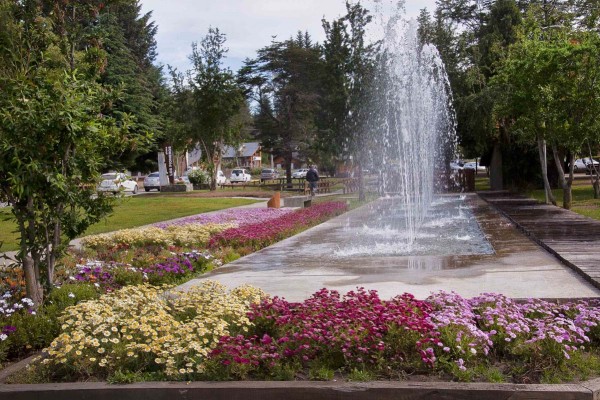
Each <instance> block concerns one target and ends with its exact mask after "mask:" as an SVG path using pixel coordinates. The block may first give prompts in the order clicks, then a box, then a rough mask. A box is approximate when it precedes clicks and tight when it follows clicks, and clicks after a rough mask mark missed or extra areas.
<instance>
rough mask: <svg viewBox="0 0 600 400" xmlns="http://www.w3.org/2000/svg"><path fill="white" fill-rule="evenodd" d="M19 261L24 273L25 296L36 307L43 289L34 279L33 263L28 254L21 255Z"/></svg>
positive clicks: (42, 296)
mask: <svg viewBox="0 0 600 400" xmlns="http://www.w3.org/2000/svg"><path fill="white" fill-rule="evenodd" d="M21 263H22V264H23V272H24V274H25V290H26V293H27V297H29V298H30V299H31V300H32V301H33V303H34V304H35V307H36V308H37V307H39V306H40V305H41V304H42V301H43V300H44V290H43V288H42V285H41V284H40V282H39V280H38V279H36V275H37V274H36V268H35V263H34V261H33V258H32V257H31V256H30V255H29V254H27V255H24V256H23V257H22V259H21Z"/></svg>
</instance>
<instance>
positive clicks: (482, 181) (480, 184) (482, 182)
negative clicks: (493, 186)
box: [475, 176, 490, 192]
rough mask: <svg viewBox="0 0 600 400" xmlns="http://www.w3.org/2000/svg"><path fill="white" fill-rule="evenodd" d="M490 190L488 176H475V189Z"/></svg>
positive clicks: (477, 190) (478, 190)
mask: <svg viewBox="0 0 600 400" xmlns="http://www.w3.org/2000/svg"><path fill="white" fill-rule="evenodd" d="M482 190H490V178H489V177H487V176H478V177H476V178H475V191H476V192H480V191H482Z"/></svg>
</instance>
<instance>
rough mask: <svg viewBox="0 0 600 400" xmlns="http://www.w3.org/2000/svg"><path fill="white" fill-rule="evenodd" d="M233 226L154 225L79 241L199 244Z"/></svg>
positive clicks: (96, 245)
mask: <svg viewBox="0 0 600 400" xmlns="http://www.w3.org/2000/svg"><path fill="white" fill-rule="evenodd" d="M234 226H235V225H233V224H213V223H209V224H203V225H197V224H185V225H171V226H167V227H165V228H164V229H163V228H158V227H154V226H150V227H145V228H133V229H122V230H120V231H116V232H111V233H103V234H100V235H92V236H86V237H84V238H83V239H82V240H81V243H82V244H83V245H84V246H86V247H89V248H92V249H98V248H107V247H114V246H124V247H142V246H164V247H168V246H181V247H190V246H201V245H204V244H206V242H208V240H209V238H210V236H211V235H212V234H214V233H217V232H221V231H223V230H225V229H228V228H232V227H234Z"/></svg>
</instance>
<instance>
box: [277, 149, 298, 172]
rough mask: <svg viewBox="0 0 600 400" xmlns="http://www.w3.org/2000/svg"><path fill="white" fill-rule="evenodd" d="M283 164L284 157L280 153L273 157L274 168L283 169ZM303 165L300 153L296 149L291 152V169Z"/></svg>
mask: <svg viewBox="0 0 600 400" xmlns="http://www.w3.org/2000/svg"><path fill="white" fill-rule="evenodd" d="M285 164H286V162H285V158H284V157H283V156H282V155H278V156H275V157H274V158H273V165H274V166H275V167H276V168H282V169H285ZM303 165H306V162H305V161H302V160H301V159H300V154H299V153H298V152H297V151H294V152H292V169H296V168H301V167H302V166H303Z"/></svg>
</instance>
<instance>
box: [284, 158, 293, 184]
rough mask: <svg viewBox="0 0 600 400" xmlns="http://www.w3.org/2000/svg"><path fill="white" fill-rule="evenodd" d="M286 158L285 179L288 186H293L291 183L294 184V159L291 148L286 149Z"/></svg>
mask: <svg viewBox="0 0 600 400" xmlns="http://www.w3.org/2000/svg"><path fill="white" fill-rule="evenodd" d="M284 159H285V181H286V183H287V184H288V187H291V185H292V159H293V155H292V151H291V150H289V151H288V150H286V152H285V155H284Z"/></svg>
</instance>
